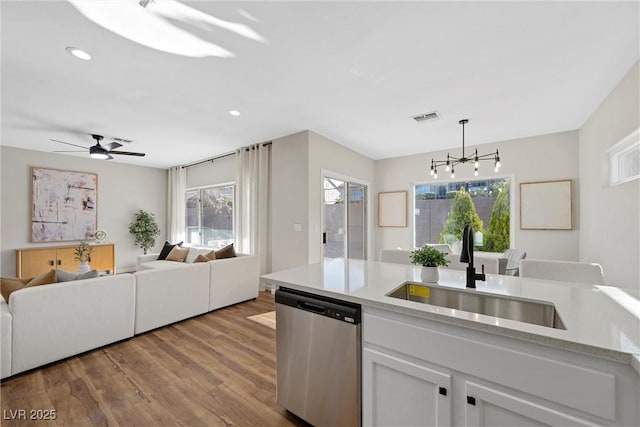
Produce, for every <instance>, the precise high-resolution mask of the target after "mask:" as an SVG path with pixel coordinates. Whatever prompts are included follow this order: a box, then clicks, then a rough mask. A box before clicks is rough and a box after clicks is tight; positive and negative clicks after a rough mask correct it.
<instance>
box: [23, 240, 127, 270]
mask: <svg viewBox="0 0 640 427" xmlns="http://www.w3.org/2000/svg"><path fill="white" fill-rule="evenodd" d="M91 246H93V252H92V253H91V260H90V262H89V264H90V265H91V269H93V270H98V271H99V272H105V273H107V274H115V273H116V266H115V258H116V257H115V245H114V244H113V243H103V244H95V245H91ZM77 247H78V245H69V246H46V247H34V248H25V249H16V275H17V276H18V277H34V276H37V275H39V274H42V273H46V272H47V271H49V270H52V269H56V270H57V269H59V270H65V271H71V272H75V271H78V267H79V266H80V262H79V261H76V260H75V259H74V256H75V254H74V252H75V250H76V248H77Z"/></svg>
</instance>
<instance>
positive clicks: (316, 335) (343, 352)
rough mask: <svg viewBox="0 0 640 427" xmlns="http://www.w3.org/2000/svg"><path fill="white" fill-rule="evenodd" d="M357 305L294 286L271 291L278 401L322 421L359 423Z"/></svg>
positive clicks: (326, 423) (319, 423)
mask: <svg viewBox="0 0 640 427" xmlns="http://www.w3.org/2000/svg"><path fill="white" fill-rule="evenodd" d="M360 319H361V308H360V306H359V305H358V304H353V303H348V302H344V301H338V300H335V299H332V298H326V297H323V296H318V295H313V294H309V293H306V292H301V291H297V290H291V289H284V288H280V289H278V290H277V291H276V346H277V358H276V367H277V395H278V403H279V404H280V405H281V406H283V407H284V408H285V409H287V410H288V411H290V412H292V413H294V414H295V415H297V416H298V417H300V418H302V419H303V420H305V421H307V422H309V423H311V424H313V425H315V426H318V427H321V426H359V425H360V419H361V412H362V410H361V391H360V378H361V377H360V375H361V374H360V360H361V341H360V338H361V331H360Z"/></svg>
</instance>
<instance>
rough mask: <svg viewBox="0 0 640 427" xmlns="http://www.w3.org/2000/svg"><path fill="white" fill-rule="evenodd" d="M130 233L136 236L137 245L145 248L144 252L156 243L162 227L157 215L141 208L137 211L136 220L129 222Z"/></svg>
mask: <svg viewBox="0 0 640 427" xmlns="http://www.w3.org/2000/svg"><path fill="white" fill-rule="evenodd" d="M129 233H131V234H133V236H134V237H135V239H136V241H135V243H136V245H137V246H140V247H141V248H142V249H143V250H144V254H145V255H146V254H147V251H148V250H149V249H151V248H153V247H154V246H155V245H156V237H158V235H159V234H160V228H159V227H158V223H157V222H156V218H155V216H154V215H153V214H152V213H150V212H146V211H143V210H142V209H140V210H139V211H138V212H136V220H135V221H134V222H132V223H131V224H129Z"/></svg>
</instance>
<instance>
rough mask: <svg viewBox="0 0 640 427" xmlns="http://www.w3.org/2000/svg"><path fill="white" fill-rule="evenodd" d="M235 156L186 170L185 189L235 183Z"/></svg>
mask: <svg viewBox="0 0 640 427" xmlns="http://www.w3.org/2000/svg"><path fill="white" fill-rule="evenodd" d="M235 180H236V156H235V154H232V155H229V156H226V157H223V158H220V159H215V160H213V161H209V162H206V163H201V164H199V165H196V166H190V167H188V168H187V188H197V187H206V186H210V185H216V184H225V183H228V182H235Z"/></svg>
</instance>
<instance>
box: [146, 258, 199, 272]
mask: <svg viewBox="0 0 640 427" xmlns="http://www.w3.org/2000/svg"><path fill="white" fill-rule="evenodd" d="M189 266H191V264H187V263H184V262H173V261H167V260H162V261H159V260H155V261H149V262H143V263H142V264H140V265H139V266H138V271H144V270H155V269H157V268H183V267H185V268H186V267H189Z"/></svg>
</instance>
